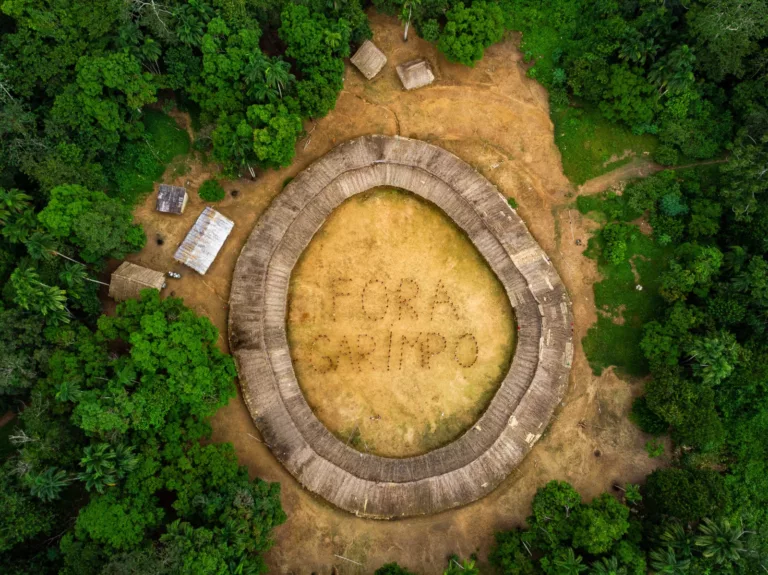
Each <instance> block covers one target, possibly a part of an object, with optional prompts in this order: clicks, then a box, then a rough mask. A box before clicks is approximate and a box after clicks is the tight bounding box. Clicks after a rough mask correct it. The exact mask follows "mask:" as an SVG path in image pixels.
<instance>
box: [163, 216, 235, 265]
mask: <svg viewBox="0 0 768 575" xmlns="http://www.w3.org/2000/svg"><path fill="white" fill-rule="evenodd" d="M233 227H235V223H234V222H233V221H232V220H230V219H229V218H226V217H224V216H222V215H221V214H220V213H219V212H217V211H216V210H214V209H213V208H211V207H210V206H209V207H207V208H205V209H204V210H203V213H201V214H200V216H199V217H198V218H197V221H196V222H195V225H194V226H192V229H191V230H189V233H187V237H186V238H184V241H183V242H182V243H181V245H180V246H179V249H177V250H176V253H175V254H174V256H173V257H174V259H175V260H176V261H179V262H181V263H183V264H184V265H186V266H189V267H191V268H192V269H193V270H195V271H196V272H198V273H200V274H205V272H207V271H208V268H209V267H210V266H211V264H212V263H213V260H214V259H216V255H217V254H218V253H219V250H221V247H222V246H223V245H224V242H225V241H226V239H227V237H228V236H229V233H230V232H231V231H232V228H233Z"/></svg>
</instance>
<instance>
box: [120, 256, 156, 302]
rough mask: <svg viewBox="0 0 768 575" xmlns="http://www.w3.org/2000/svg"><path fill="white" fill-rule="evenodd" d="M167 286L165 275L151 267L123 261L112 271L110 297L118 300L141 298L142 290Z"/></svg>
mask: <svg viewBox="0 0 768 575" xmlns="http://www.w3.org/2000/svg"><path fill="white" fill-rule="evenodd" d="M164 287H165V275H164V274H163V272H156V271H155V270H151V269H149V268H145V267H142V266H137V265H136V264H132V263H131V262H123V263H121V264H120V267H119V268H117V269H116V270H115V271H114V272H113V273H112V279H111V280H110V282H109V297H111V298H112V299H114V300H116V301H123V300H126V299H139V294H140V293H141V290H144V289H150V288H152V289H156V290H158V291H159V290H161V289H163V288H164Z"/></svg>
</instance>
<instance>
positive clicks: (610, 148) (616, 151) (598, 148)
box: [551, 106, 658, 185]
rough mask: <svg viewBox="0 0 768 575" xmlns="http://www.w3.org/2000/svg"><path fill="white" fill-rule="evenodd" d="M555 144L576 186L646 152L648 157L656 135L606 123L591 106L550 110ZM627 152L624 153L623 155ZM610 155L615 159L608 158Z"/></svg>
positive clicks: (651, 153) (653, 148) (652, 149)
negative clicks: (639, 134) (636, 132)
mask: <svg viewBox="0 0 768 575" xmlns="http://www.w3.org/2000/svg"><path fill="white" fill-rule="evenodd" d="M551 116H552V122H553V123H554V124H555V144H557V147H558V148H560V154H561V155H562V157H563V171H564V172H565V175H566V176H567V177H568V179H569V180H570V181H571V182H572V183H574V184H576V185H580V184H583V183H584V182H586V181H587V180H590V179H592V178H595V177H597V176H599V175H601V174H605V173H606V172H610V171H611V170H615V169H616V168H618V167H620V166H622V165H624V164H627V163H629V162H630V161H632V158H633V157H635V156H637V157H642V156H643V154H644V153H645V152H648V157H649V158H650V157H652V156H653V153H654V151H655V150H656V147H657V145H658V139H657V138H656V136H653V135H650V134H643V135H642V136H638V135H635V134H633V133H632V131H631V130H629V129H628V128H625V127H624V126H621V125H620V124H615V123H612V122H609V121H608V120H606V119H605V118H603V116H602V114H600V111H599V110H597V109H595V108H592V107H588V106H585V107H578V108H576V107H571V106H567V107H562V108H557V109H553V110H552V113H551ZM627 153H629V155H628V156H626V157H623V158H622V156H624V155H625V154H627ZM611 158H615V159H614V161H611Z"/></svg>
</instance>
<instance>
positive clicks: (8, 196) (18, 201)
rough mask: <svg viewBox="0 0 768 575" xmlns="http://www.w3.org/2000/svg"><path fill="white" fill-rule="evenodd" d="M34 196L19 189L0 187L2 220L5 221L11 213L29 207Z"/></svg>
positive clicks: (0, 215) (0, 217) (0, 219)
mask: <svg viewBox="0 0 768 575" xmlns="http://www.w3.org/2000/svg"><path fill="white" fill-rule="evenodd" d="M31 199H32V196H29V195H27V194H25V193H24V192H22V191H19V190H6V189H4V188H0V222H3V223H5V220H6V218H8V216H10V215H11V214H17V213H19V212H23V211H24V210H25V209H27V208H28V207H29V202H30V200H31Z"/></svg>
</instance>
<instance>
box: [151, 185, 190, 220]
mask: <svg viewBox="0 0 768 575" xmlns="http://www.w3.org/2000/svg"><path fill="white" fill-rule="evenodd" d="M187 197H188V196H187V189H186V188H182V187H179V186H169V185H167V184H160V188H159V189H158V191H157V204H156V205H155V209H156V210H157V211H158V212H163V213H166V214H183V213H184V208H186V207H187Z"/></svg>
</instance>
